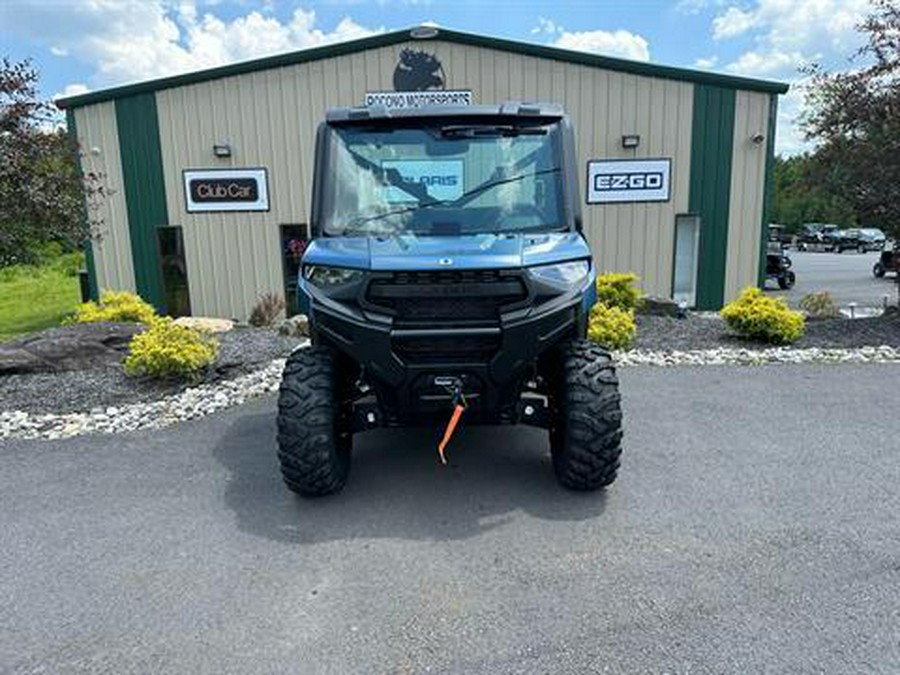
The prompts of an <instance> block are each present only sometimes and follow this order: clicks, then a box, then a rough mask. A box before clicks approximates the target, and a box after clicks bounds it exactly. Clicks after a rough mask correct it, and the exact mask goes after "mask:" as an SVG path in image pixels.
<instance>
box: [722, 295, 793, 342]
mask: <svg viewBox="0 0 900 675" xmlns="http://www.w3.org/2000/svg"><path fill="white" fill-rule="evenodd" d="M720 314H721V315H722V318H723V319H725V323H727V324H728V326H729V327H730V328H731V329H732V330H734V331H736V332H737V333H738V335H740V336H742V337H745V338H749V339H751V340H758V341H760V342H769V343H772V344H787V343H790V342H796V341H797V340H799V339H800V337H802V336H803V329H804V326H805V321H804V319H803V315H802V314H801V313H800V312H795V311H793V310H792V309H790V308H789V307H788V306H787V303H785V301H784V300H782V299H781V298H773V297H770V296H768V295H765V294H764V293H763V292H762V291H761V290H759V289H758V288H754V287H752V286H751V287H749V288H745V289H744V290H743V291H742V292H741V295H740V297H739V298H738V299H737V300H733V301H732V302H729V303H728V304H727V305H725V307H724V308H722V311H721V312H720Z"/></svg>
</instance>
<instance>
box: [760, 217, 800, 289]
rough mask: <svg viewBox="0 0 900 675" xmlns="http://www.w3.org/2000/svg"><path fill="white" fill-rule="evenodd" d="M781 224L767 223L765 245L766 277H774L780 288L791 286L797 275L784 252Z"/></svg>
mask: <svg viewBox="0 0 900 675" xmlns="http://www.w3.org/2000/svg"><path fill="white" fill-rule="evenodd" d="M783 229H784V228H783V226H781V225H769V241H768V245H767V247H766V279H774V280H775V281H777V282H778V287H779V288H780V289H782V290H787V289H789V288H793V287H794V284H795V283H797V275H796V274H794V272H793V270H792V269H791V266H792V265H793V263H792V262H791V259H790V258H789V257H788V256H786V255H785V254H784V245H783V243H782V231H783Z"/></svg>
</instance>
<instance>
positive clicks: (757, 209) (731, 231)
mask: <svg viewBox="0 0 900 675" xmlns="http://www.w3.org/2000/svg"><path fill="white" fill-rule="evenodd" d="M768 115H769V95H768V94H762V93H756V92H749V91H739V92H737V96H736V100H735V110H734V150H733V155H732V162H731V198H730V202H729V214H728V252H727V257H726V264H725V302H728V301H730V300H733V299H734V298H735V297H737V295H738V294H739V293H740V291H741V289H743V288H745V287H746V286H755V285H756V283H757V277H758V274H759V240H760V237H761V234H762V233H761V232H760V228H761V226H762V213H763V201H764V197H765V172H766V141H765V140H763V142H762V143H754V142H753V141H752V140H751V139H752V138H753V136H755V135H756V134H762V136H763V138H764V139H767V138H768V135H769V134H770V133H775V130H774V129H768V128H767V125H768Z"/></svg>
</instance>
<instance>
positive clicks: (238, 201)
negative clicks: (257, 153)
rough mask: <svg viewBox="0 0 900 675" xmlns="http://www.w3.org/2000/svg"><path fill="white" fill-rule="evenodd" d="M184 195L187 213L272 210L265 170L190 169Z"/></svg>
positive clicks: (187, 172)
mask: <svg viewBox="0 0 900 675" xmlns="http://www.w3.org/2000/svg"><path fill="white" fill-rule="evenodd" d="M184 195H185V202H186V204H187V210H188V213H196V212H204V211H268V210H269V188H268V182H267V180H266V170H265V169H189V170H187V171H185V172H184Z"/></svg>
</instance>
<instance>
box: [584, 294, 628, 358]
mask: <svg viewBox="0 0 900 675" xmlns="http://www.w3.org/2000/svg"><path fill="white" fill-rule="evenodd" d="M636 330H637V326H635V323H634V311H633V310H630V309H622V308H621V307H615V306H612V307H610V306H607V305H603V304H599V303H598V304H596V305H594V306H593V307H592V308H591V314H590V317H589V319H588V338H590V339H591V340H593V341H594V342H596V343H597V344H599V345H601V346H603V347H606V348H607V349H627V348H628V347H629V346H630V345H631V342H632V341H633V340H634V334H635V332H636Z"/></svg>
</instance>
